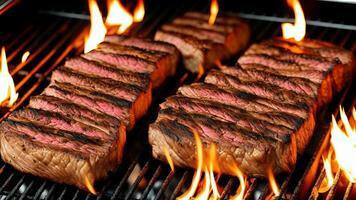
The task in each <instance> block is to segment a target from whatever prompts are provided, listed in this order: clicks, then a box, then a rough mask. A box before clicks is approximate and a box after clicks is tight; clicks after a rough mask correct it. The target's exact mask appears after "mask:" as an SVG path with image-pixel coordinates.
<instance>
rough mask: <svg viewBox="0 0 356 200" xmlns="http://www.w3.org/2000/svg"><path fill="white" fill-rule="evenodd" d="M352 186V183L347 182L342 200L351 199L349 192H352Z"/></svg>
mask: <svg viewBox="0 0 356 200" xmlns="http://www.w3.org/2000/svg"><path fill="white" fill-rule="evenodd" d="M353 187H354V183H352V182H349V184H348V185H347V188H346V191H345V195H344V198H343V199H344V200H348V199H351V193H352V188H353Z"/></svg>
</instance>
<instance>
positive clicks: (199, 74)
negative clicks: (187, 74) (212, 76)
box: [195, 64, 205, 81]
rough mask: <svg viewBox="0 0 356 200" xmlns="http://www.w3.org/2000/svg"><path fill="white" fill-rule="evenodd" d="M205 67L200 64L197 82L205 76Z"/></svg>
mask: <svg viewBox="0 0 356 200" xmlns="http://www.w3.org/2000/svg"><path fill="white" fill-rule="evenodd" d="M204 72H205V70H204V66H203V65H202V64H199V66H198V73H197V76H196V77H195V81H197V80H199V79H200V78H201V77H202V76H203V75H204Z"/></svg>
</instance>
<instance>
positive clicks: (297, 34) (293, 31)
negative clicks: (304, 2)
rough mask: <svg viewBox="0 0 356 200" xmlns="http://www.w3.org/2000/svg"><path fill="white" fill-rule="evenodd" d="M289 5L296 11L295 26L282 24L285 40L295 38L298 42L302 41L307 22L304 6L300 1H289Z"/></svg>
mask: <svg viewBox="0 0 356 200" xmlns="http://www.w3.org/2000/svg"><path fill="white" fill-rule="evenodd" d="M287 3H288V5H289V6H290V7H292V8H293V10H294V15H295V22H294V24H291V23H283V24H282V32H283V38H285V39H290V38H294V40H296V41H301V40H302V39H303V38H304V36H305V31H306V22H305V17H304V13H303V9H302V6H301V5H300V3H299V1H298V0H287Z"/></svg>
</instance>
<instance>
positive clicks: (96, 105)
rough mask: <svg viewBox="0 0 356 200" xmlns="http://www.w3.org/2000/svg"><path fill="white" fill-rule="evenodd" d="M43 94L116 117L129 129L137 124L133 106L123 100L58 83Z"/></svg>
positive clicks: (54, 83) (53, 84)
mask: <svg viewBox="0 0 356 200" xmlns="http://www.w3.org/2000/svg"><path fill="white" fill-rule="evenodd" d="M42 94H44V95H48V96H54V97H58V98H61V99H63V100H66V101H70V102H73V103H75V104H79V105H82V106H85V107H88V108H90V109H93V110H95V111H96V112H101V113H105V114H107V115H110V116H113V117H116V118H117V119H119V120H120V121H122V122H123V123H124V124H125V125H127V126H128V127H132V126H133V124H134V123H135V116H134V112H133V109H132V107H131V105H132V104H131V103H130V102H128V101H126V100H123V99H118V98H116V97H113V96H109V95H105V94H102V93H99V92H96V91H90V90H86V89H84V88H80V87H76V86H74V85H71V84H68V83H57V82H53V83H52V84H51V85H49V86H48V87H47V88H46V89H45V90H44V92H43V93H42Z"/></svg>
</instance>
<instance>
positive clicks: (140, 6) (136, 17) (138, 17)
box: [133, 0, 145, 22]
mask: <svg viewBox="0 0 356 200" xmlns="http://www.w3.org/2000/svg"><path fill="white" fill-rule="evenodd" d="M144 16H145V4H144V2H143V0H138V3H137V5H136V8H135V10H134V14H133V21H134V22H142V20H143V17H144Z"/></svg>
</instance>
